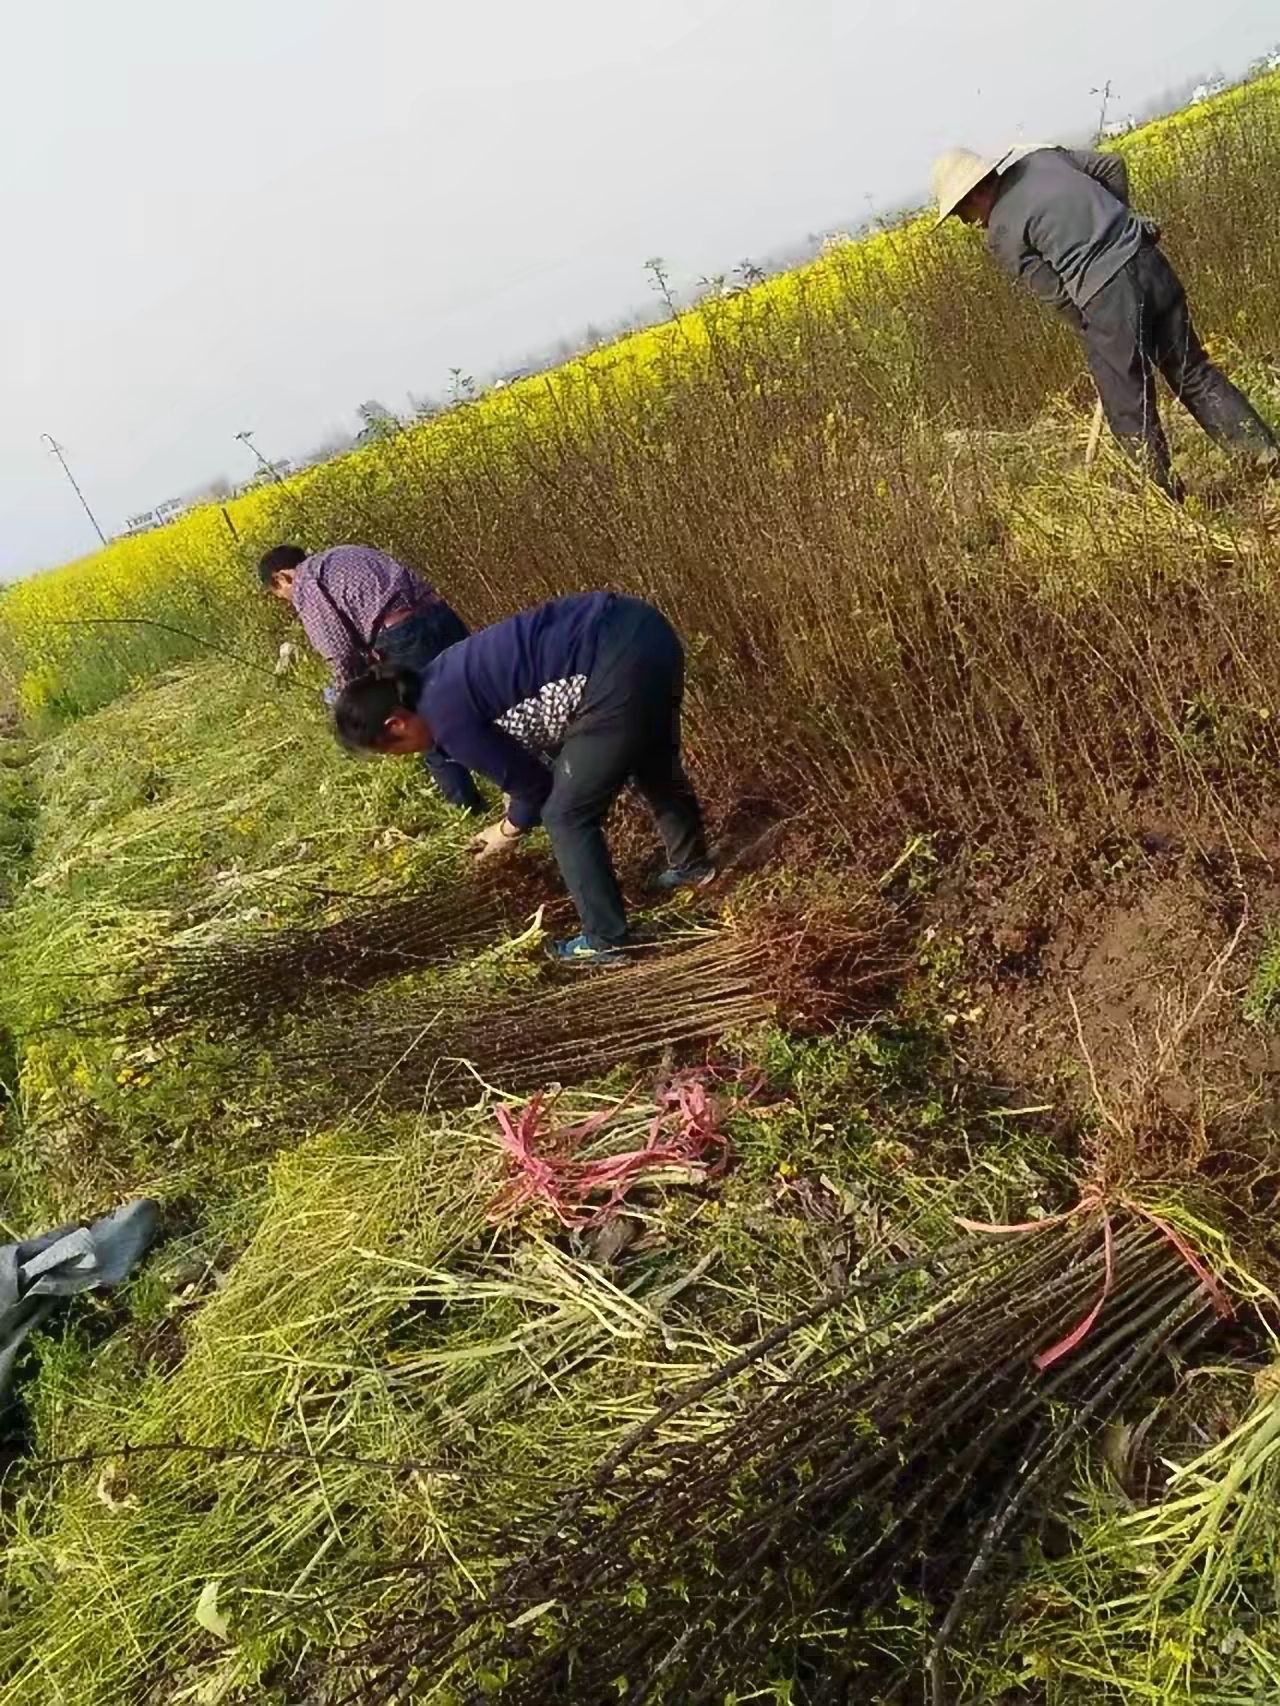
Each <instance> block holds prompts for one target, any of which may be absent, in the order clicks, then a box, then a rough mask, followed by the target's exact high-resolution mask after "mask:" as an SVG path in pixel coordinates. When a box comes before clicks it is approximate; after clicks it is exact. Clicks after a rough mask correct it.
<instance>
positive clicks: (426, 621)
mask: <svg viewBox="0 0 1280 1706" xmlns="http://www.w3.org/2000/svg"><path fill="white" fill-rule="evenodd" d="M466 637H467V625H466V623H465V622H464V621H463V620H462V618H461V616H459V615H458V613H457V611H456V610H452V609H450V607H449V606H448V605H447V604H445V603H444V602H443V601H439V602H437V603H435V604H433V605H432V606H431V607H430V608H429V609H427V610H424V611H423V612H422V613H421V615H418V616H410V617H409V619H408V621H406V622H397V623H396V625H395V627H394V628H384V629H383V630H382V632H381V633H380V634H379V635H378V637H377V639H376V640H375V641H374V649H375V650H376V652H377V653H378V656H379V658H380V659H381V660H382V662H383V663H388V664H392V665H394V666H395V667H396V668H397V669H416V670H419V671H421V670H424V669H425V668H426V667H427V665H428V664H429V663H430V662H431V660H432V659H433V658H437V657H439V655H440V653H441V652H443V651H447V650H448V648H449V647H450V646H452V645H456V644H457V642H458V641H459V640H465V639H466ZM422 763H423V766H424V768H425V769H426V771H427V773H428V775H429V776H430V777H431V779H432V780H433V781H434V783H435V785H436V787H437V788H439V790H440V792H441V793H442V794H443V795H444V797H445V799H446V800H448V802H449V804H450V805H451V806H460V807H461V808H462V810H463V811H467V812H482V811H483V810H484V809H485V805H484V796H483V795H482V794H481V792H480V790H479V788H477V787H476V785H475V782H474V781H473V780H472V776H471V772H470V771H469V770H464V769H463V767H462V765H461V764H455V763H454V761H453V760H452V759H451V758H446V757H445V755H444V754H443V753H442V752H438V751H437V750H436V749H435V748H434V747H429V748H428V749H427V751H426V752H424V753H423V755H422Z"/></svg>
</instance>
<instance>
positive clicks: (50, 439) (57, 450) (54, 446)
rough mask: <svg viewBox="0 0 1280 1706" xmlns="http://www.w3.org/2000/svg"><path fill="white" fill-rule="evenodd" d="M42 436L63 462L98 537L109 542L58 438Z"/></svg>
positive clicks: (49, 435) (104, 541)
mask: <svg viewBox="0 0 1280 1706" xmlns="http://www.w3.org/2000/svg"><path fill="white" fill-rule="evenodd" d="M40 436H41V438H42V439H43V440H44V441H45V443H46V444H47V445H48V446H49V451H50V454H51V455H53V456H56V457H57V458H58V461H59V462H60V463H61V464H62V472H63V473H64V474H65V475H66V476H67V478H68V480H70V482H71V490H72V491H73V492H74V493H75V494H76V496H77V497H78V498H79V499H80V503H81V507H82V508H83V510H84V513H85V514H86V515H87V516H88V517H89V520H90V521H91V522H92V523H93V531H94V532H95V533H96V534H97V535H98V538H99V539H101V541H102V543H103V544H104V545H105V544H106V543H107V536H106V534H105V533H104V532H103V531H102V529H101V528H100V527H99V526H98V518H97V516H96V515H95V514H94V513H93V511H92V510H91V509H90V508H89V500H88V499H87V498H86V497H85V495H84V493H83V492H82V491H81V490H80V487H79V486H78V485H77V483H76V477H75V475H74V474H73V473H72V472H71V470H70V468H68V467H67V459H66V457H65V456H64V455H63V454H62V446H61V445H60V444H59V443H58V441H57V439H56V438H54V436H53V434H52V433H48V432H42V433H41V434H40Z"/></svg>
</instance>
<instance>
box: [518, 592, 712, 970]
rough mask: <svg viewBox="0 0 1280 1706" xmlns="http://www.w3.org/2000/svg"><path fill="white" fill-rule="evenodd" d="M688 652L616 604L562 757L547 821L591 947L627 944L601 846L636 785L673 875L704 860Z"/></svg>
mask: <svg viewBox="0 0 1280 1706" xmlns="http://www.w3.org/2000/svg"><path fill="white" fill-rule="evenodd" d="M683 698H684V647H683V646H682V645H681V644H680V639H679V636H678V635H677V634H676V631H675V629H674V628H673V627H672V626H671V624H670V623H669V622H668V621H667V619H666V617H665V616H663V615H662V614H661V612H660V611H657V610H655V609H654V608H653V606H652V605H651V604H644V603H642V602H641V601H640V600H639V599H635V598H615V599H614V600H613V602H612V603H611V604H610V605H609V606H608V607H607V609H606V611H605V614H604V617H603V618H602V620H601V625H600V636H599V643H598V646H597V649H596V659H595V664H594V666H593V668H592V670H591V674H590V676H589V677H588V678H587V685H586V689H585V691H584V693H583V696H582V703H581V705H580V706H579V707H578V710H577V712H576V714H575V715H574V717H573V719H572V720H571V722H570V723H569V727H568V730H567V731H566V734H565V739H564V744H563V746H562V747H561V748H560V753H559V756H558V757H557V759H556V763H555V771H554V776H553V780H552V784H551V793H550V794H549V795H548V797H547V803H546V805H545V806H544V807H543V808H542V821H543V823H545V824H546V826H547V831H548V833H549V834H550V836H551V845H552V847H553V848H554V850H555V855H556V861H557V863H558V864H559V866H560V874H561V876H562V877H563V878H564V882H565V887H566V888H567V889H568V890H569V893H570V894H571V895H572V896H573V900H574V904H575V906H576V907H577V908H578V913H579V916H580V917H581V919H582V928H583V931H584V932H585V934H586V936H587V939H588V940H589V941H590V942H591V944H592V946H593V947H597V948H604V947H613V946H615V945H616V944H618V943H619V942H622V941H624V940H625V939H626V934H627V915H626V910H625V908H624V907H623V904H622V895H621V893H620V891H619V889H618V879H617V877H616V876H615V875H614V870H613V862H612V860H611V859H610V858H609V849H608V848H607V846H606V845H605V839H604V822H605V818H606V817H607V816H608V813H609V808H610V806H612V804H613V802H614V801H615V800H616V799H617V797H618V795H619V794H620V793H621V792H622V790H623V788H624V787H625V786H626V785H627V783H628V782H634V783H635V785H636V787H637V788H638V789H639V791H640V793H641V795H642V796H643V797H644V799H645V800H646V802H647V803H648V805H649V807H650V809H651V810H652V812H653V815H654V817H655V818H656V819H657V823H658V831H659V833H660V834H661V836H662V841H663V845H664V847H665V848H666V850H667V859H668V861H669V862H670V863H671V864H672V865H673V866H676V867H677V868H680V867H684V866H687V865H697V864H700V863H702V862H703V861H704V860H705V859H706V857H707V843H706V835H705V832H704V830H703V825H702V810H701V808H700V807H699V805H698V799H697V796H696V794H695V793H694V791H693V789H692V787H691V786H690V784H689V778H688V777H687V776H686V775H685V773H684V765H683V763H682V762H681V758H680V707H681V702H682V700H683Z"/></svg>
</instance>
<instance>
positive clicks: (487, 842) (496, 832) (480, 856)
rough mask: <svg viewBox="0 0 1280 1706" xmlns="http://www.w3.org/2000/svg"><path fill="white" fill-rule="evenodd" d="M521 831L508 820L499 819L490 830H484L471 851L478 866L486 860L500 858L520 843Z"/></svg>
mask: <svg viewBox="0 0 1280 1706" xmlns="http://www.w3.org/2000/svg"><path fill="white" fill-rule="evenodd" d="M520 835H521V831H520V830H518V829H517V828H516V826H515V824H513V823H508V822H507V820H506V818H505V817H504V818H499V820H498V822H497V823H491V824H490V825H489V827H488V829H482V830H481V831H480V833H479V835H477V836H476V837H475V838H474V839H473V840H472V843H471V851H472V853H473V854H474V855H475V860H476V864H477V865H479V864H482V863H483V862H484V860H486V859H497V858H500V857H501V855H502V854H504V853H510V851H511V849H512V848H513V847H514V846H515V844H516V842H517V841H519V839H520Z"/></svg>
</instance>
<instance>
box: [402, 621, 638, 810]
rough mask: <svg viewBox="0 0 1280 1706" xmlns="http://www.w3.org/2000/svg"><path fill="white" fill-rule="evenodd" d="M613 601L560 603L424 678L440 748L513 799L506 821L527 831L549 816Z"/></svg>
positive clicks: (474, 644)
mask: <svg viewBox="0 0 1280 1706" xmlns="http://www.w3.org/2000/svg"><path fill="white" fill-rule="evenodd" d="M612 600H613V594H612V593H608V592H584V593H578V594H576V595H574V596H573V597H570V598H556V599H552V601H551V602H550V603H549V604H540V605H538V606H537V608H536V609H534V610H525V611H522V612H521V613H520V615H519V616H510V617H508V618H507V620H506V621H505V622H495V623H494V625H493V626H492V627H491V628H482V629H481V630H480V631H479V632H478V633H475V634H471V635H469V636H468V637H467V638H466V639H465V640H459V641H458V642H457V644H456V645H453V646H450V647H449V648H448V650H447V651H443V652H441V653H440V655H439V656H438V657H437V658H434V659H433V660H432V662H431V663H429V664H428V665H427V668H426V670H425V671H424V672H423V677H422V693H421V696H420V698H419V700H418V712H419V714H420V715H421V716H422V717H423V718H424V719H425V721H426V723H427V726H428V728H429V729H430V730H431V734H432V737H433V739H434V741H435V744H436V745H437V746H438V747H439V748H440V750H441V751H442V752H443V753H445V754H446V756H447V757H449V758H452V759H454V760H456V762H457V763H459V764H462V765H465V766H466V768H467V769H468V770H476V771H479V773H480V774H481V775H482V776H487V777H488V778H489V780H490V781H492V782H496V783H497V785H498V786H499V787H500V788H501V789H502V790H503V791H504V793H507V794H510V796H511V805H510V808H509V810H508V812H507V816H508V818H509V819H510V821H511V822H512V823H513V824H515V825H516V826H517V827H518V828H520V829H532V828H533V827H534V826H535V825H536V824H537V823H538V822H539V821H540V819H541V816H542V807H543V805H544V804H545V803H546V798H547V795H548V794H549V793H550V792H551V781H552V775H551V764H552V762H553V760H554V757H555V753H556V752H557V751H558V750H559V747H560V743H561V741H562V740H563V738H564V731H565V728H566V726H567V725H568V722H569V720H570V719H571V718H572V716H573V713H574V712H575V711H576V710H577V707H578V704H579V702H580V701H581V698H582V695H583V692H584V691H585V688H586V683H587V678H588V676H589V675H590V674H591V670H592V666H593V665H594V663H595V657H596V642H597V638H598V635H599V632H600V625H601V622H602V621H603V619H604V616H605V613H606V611H607V610H608V608H609V605H610V604H611V602H612Z"/></svg>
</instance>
